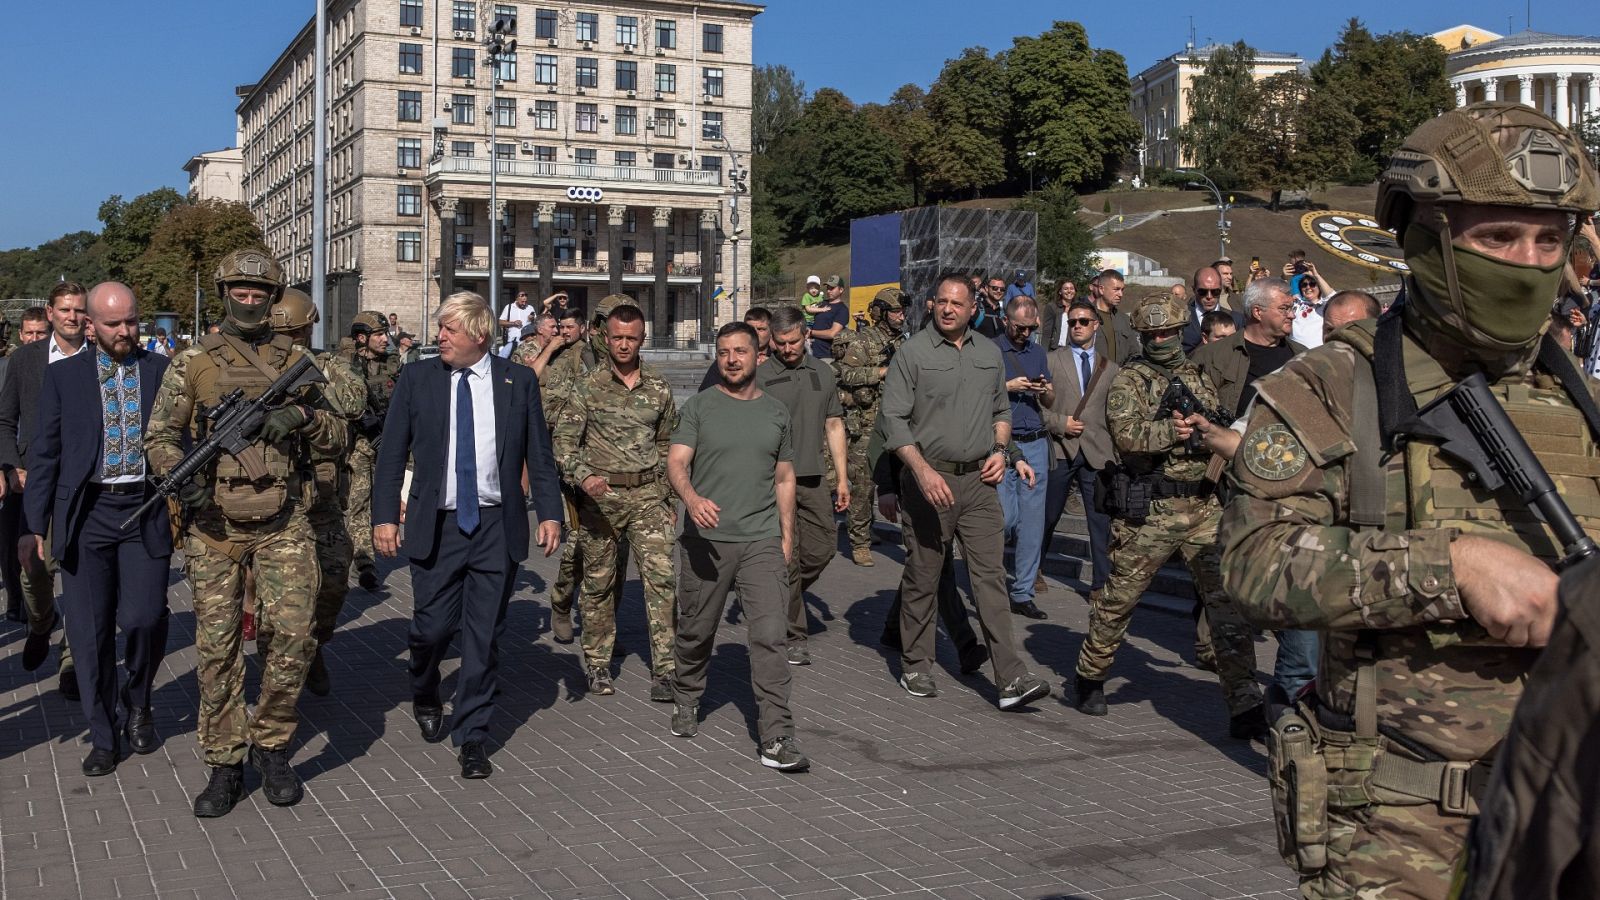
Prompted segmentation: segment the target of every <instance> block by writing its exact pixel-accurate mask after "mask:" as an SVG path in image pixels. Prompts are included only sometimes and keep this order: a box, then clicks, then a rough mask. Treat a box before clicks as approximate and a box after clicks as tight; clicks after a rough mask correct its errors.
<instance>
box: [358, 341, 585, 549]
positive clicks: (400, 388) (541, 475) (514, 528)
mask: <svg viewBox="0 0 1600 900" xmlns="http://www.w3.org/2000/svg"><path fill="white" fill-rule="evenodd" d="M489 379H490V382H491V383H492V384H493V387H494V425H495V428H494V430H495V435H496V444H497V448H496V449H497V455H498V457H499V460H500V510H501V514H502V515H503V516H504V517H505V539H506V551H507V552H508V553H510V554H511V559H512V560H513V561H514V562H522V561H523V560H525V559H527V558H528V543H529V541H528V538H529V533H528V504H527V500H526V498H524V496H523V493H522V467H523V466H524V465H526V466H527V467H528V487H529V490H530V492H531V493H532V495H533V507H534V511H535V513H536V514H537V515H538V517H539V521H541V522H546V521H554V522H560V521H561V493H560V490H559V484H558V480H557V478H556V464H555V458H554V456H553V455H552V454H551V452H550V434H549V432H547V431H546V430H545V427H544V407H543V405H542V404H541V403H540V402H539V381H538V379H537V378H535V377H534V374H533V370H532V369H530V368H528V367H527V366H523V365H517V364H515V363H511V362H508V361H506V360H504V359H501V358H500V357H498V356H495V355H493V354H492V353H491V354H490V356H489ZM450 390H451V385H450V367H449V366H447V365H445V363H444V361H443V360H442V359H440V358H439V357H434V358H432V359H425V360H422V361H420V362H414V363H412V364H410V365H408V366H404V367H402V368H401V369H400V378H399V379H398V380H397V381H396V382H395V385H394V396H393V397H391V398H390V400H389V414H388V416H387V417H386V418H385V419H384V422H383V444H382V446H381V447H380V448H379V449H378V461H377V465H376V466H375V468H374V469H373V475H372V524H373V525H393V524H396V523H398V522H399V521H400V486H401V483H402V482H403V481H404V479H405V474H406V460H407V459H410V460H411V463H412V477H411V491H410V493H409V494H408V495H407V497H406V524H405V540H404V541H403V543H402V549H404V550H405V551H406V556H407V557H409V558H410V559H411V560H412V561H414V562H421V561H422V560H425V559H427V558H428V557H429V555H430V554H431V553H432V551H433V545H434V540H435V537H436V531H437V528H438V524H439V521H440V520H439V516H437V515H435V513H437V512H438V510H439V509H440V504H442V503H443V502H444V486H445V459H446V456H447V454H448V453H449V449H450V443H449V442H450V429H451V428H452V427H454V425H453V423H451V422H449V421H447V419H448V418H449V412H450Z"/></svg>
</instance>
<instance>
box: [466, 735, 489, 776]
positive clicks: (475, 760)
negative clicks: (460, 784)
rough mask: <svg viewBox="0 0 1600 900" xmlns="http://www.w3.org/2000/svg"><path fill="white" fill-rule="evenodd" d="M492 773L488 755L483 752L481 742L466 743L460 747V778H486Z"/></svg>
mask: <svg viewBox="0 0 1600 900" xmlns="http://www.w3.org/2000/svg"><path fill="white" fill-rule="evenodd" d="M493 771H494V766H492V765H490V764H489V754H487V753H485V752H483V742H481V741H467V742H466V743H465V744H462V745H461V777H462V778H488V777H489V773H491V772H493Z"/></svg>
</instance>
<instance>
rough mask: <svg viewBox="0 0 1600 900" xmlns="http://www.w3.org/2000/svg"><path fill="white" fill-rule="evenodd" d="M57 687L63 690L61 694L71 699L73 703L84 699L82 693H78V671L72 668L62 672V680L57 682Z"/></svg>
mask: <svg viewBox="0 0 1600 900" xmlns="http://www.w3.org/2000/svg"><path fill="white" fill-rule="evenodd" d="M56 689H57V690H59V691H61V696H63V697H65V698H67V699H68V700H71V701H72V702H73V703H77V702H78V701H79V700H81V699H83V697H82V695H80V694H79V693H78V673H77V672H75V671H73V670H72V669H68V670H66V671H65V672H62V673H61V678H60V680H58V681H57V682H56Z"/></svg>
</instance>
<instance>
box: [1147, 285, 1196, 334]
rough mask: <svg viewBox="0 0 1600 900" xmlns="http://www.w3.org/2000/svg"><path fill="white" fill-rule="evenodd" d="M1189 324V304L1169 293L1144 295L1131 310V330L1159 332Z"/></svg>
mask: <svg viewBox="0 0 1600 900" xmlns="http://www.w3.org/2000/svg"><path fill="white" fill-rule="evenodd" d="M1187 324H1189V304H1187V303H1185V302H1184V301H1182V300H1179V299H1178V298H1177V297H1174V296H1172V294H1171V292H1169V291H1161V292H1159V293H1155V294H1146V295H1144V296H1143V297H1141V298H1140V299H1139V305H1138V306H1136V307H1134V310H1133V330H1135V331H1160V330H1162V329H1165V328H1182V327H1183V326H1185V325H1187Z"/></svg>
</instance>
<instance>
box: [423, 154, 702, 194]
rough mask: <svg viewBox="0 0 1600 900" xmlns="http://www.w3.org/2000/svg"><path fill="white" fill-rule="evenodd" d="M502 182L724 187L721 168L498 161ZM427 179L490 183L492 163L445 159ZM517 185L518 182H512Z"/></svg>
mask: <svg viewBox="0 0 1600 900" xmlns="http://www.w3.org/2000/svg"><path fill="white" fill-rule="evenodd" d="M496 164H497V168H498V171H499V174H500V178H501V183H502V184H506V183H507V181H506V179H519V180H525V181H526V182H528V183H531V184H541V185H543V184H549V185H554V186H561V187H565V186H568V185H571V184H572V183H574V182H581V183H599V184H614V185H625V186H632V187H638V188H646V189H657V190H659V189H663V188H666V189H689V190H691V191H694V192H696V193H701V192H713V193H714V192H716V191H717V190H718V189H720V188H721V186H722V172H721V170H719V169H653V168H649V167H645V166H603V165H598V164H592V163H560V162H540V161H536V160H523V159H500V160H496ZM428 179H429V180H430V181H436V180H440V179H451V180H457V179H464V180H471V181H478V180H480V179H481V181H482V182H483V183H485V184H487V183H488V181H489V160H488V159H487V158H484V157H477V156H446V157H443V158H441V159H436V160H433V161H432V162H430V163H429V164H428ZM512 183H515V182H512Z"/></svg>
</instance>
